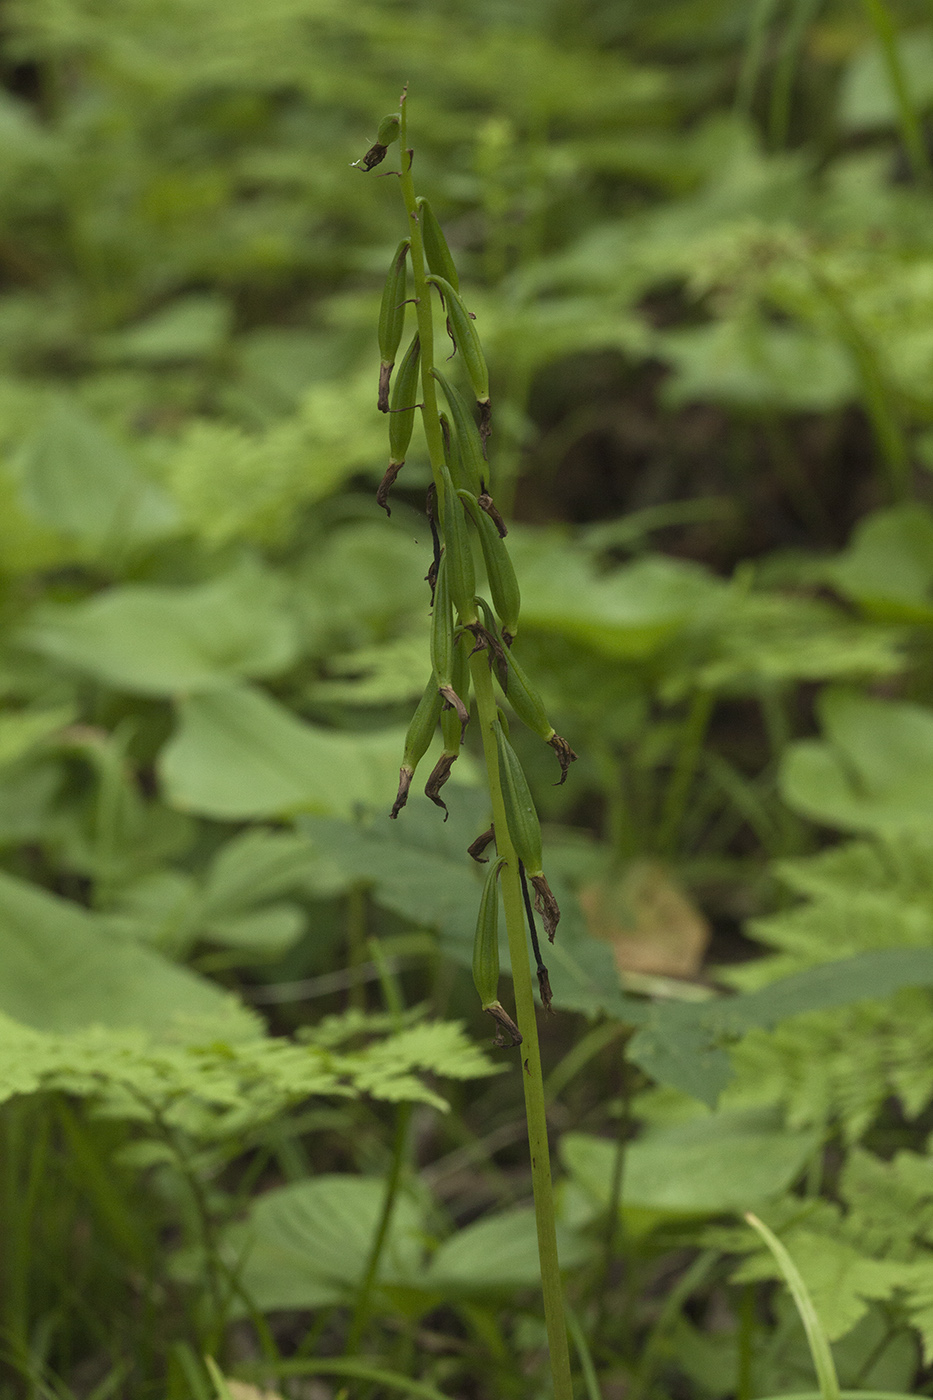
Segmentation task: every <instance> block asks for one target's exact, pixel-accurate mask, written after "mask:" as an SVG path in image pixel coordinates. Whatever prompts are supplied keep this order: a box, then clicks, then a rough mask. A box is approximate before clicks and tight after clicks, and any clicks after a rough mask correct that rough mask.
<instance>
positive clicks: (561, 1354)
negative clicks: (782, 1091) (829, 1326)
mask: <svg viewBox="0 0 933 1400" xmlns="http://www.w3.org/2000/svg"><path fill="white" fill-rule="evenodd" d="M470 671H471V673H472V676H473V689H474V692H475V694H476V710H477V723H478V724H479V728H480V733H481V735H482V739H483V753H484V754H485V757H486V772H487V774H488V777H489V793H490V796H491V798H492V816H493V822H494V823H495V827H496V849H497V850H498V852H499V855H500V856H504V857H505V859H506V862H507V864H506V865H504V866H503V868H502V875H501V886H502V901H503V904H504V907H505V922H506V929H507V931H508V936H509V958H510V961H511V964H512V985H513V987H514V990H515V1019H516V1021H517V1022H518V1029H519V1030H520V1031H521V1033H522V1045H521V1047H520V1049H519V1054H520V1055H521V1057H522V1083H523V1085H524V1086H525V1116H526V1118H527V1121H528V1146H529V1149H530V1152H531V1183H532V1188H533V1190H534V1200H535V1221H536V1223H537V1227H538V1256H539V1259H540V1261H541V1289H542V1292H543V1294H544V1320H545V1324H546V1326H547V1337H548V1347H549V1350H550V1355H551V1373H552V1376H553V1379H554V1400H573V1388H572V1385H571V1379H570V1349H569V1347H568V1344H567V1323H566V1319H565V1316H564V1296H563V1289H562V1287H561V1281H560V1266H559V1263H558V1258H557V1231H556V1228H555V1222H554V1189H553V1186H552V1184H551V1161H550V1152H549V1150H548V1138H547V1118H546V1115H545V1101H544V1080H543V1077H542V1073H541V1054H540V1051H539V1048H538V1023H537V1018H536V1015H535V1003H534V993H533V991H532V984H531V964H530V962H529V960H528V944H527V937H526V933H525V909H524V904H523V901H522V889H521V882H520V880H519V874H518V857H517V856H516V854H515V851H514V849H513V847H512V842H511V841H510V839H509V829H508V824H507V822H506V817H505V804H504V802H503V798H502V787H501V785H500V782H499V756H498V752H497V749H496V737H495V729H494V726H495V723H496V699H495V694H494V692H493V688H492V677H491V676H490V674H489V665H488V661H487V658H486V655H485V654H484V653H483V652H477V654H476V655H475V656H473V657H472V658H471V660H470Z"/></svg>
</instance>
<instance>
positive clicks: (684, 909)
mask: <svg viewBox="0 0 933 1400" xmlns="http://www.w3.org/2000/svg"><path fill="white" fill-rule="evenodd" d="M579 899H580V905H581V907H582V909H583V912H584V914H585V915H586V919H587V923H588V924H589V928H590V932H591V933H592V934H593V935H594V937H596V938H602V939H604V940H605V941H606V942H608V943H611V944H612V951H613V955H614V957H615V963H616V967H617V968H618V969H619V972H620V973H626V972H638V973H652V974H657V975H660V976H666V977H682V978H691V977H696V976H698V974H699V972H700V968H701V966H702V963H703V956H704V954H705V952H706V949H707V945H708V944H709V937H710V930H709V925H708V923H707V921H706V920H705V919H704V917H703V915H702V914H701V913H700V912H699V910H698V909H697V908H696V906H695V905H694V904H693V903H692V902H691V900H690V899H689V898H688V897H687V895H686V894H685V893H684V891H683V890H682V889H681V888H680V886H679V885H678V884H677V882H676V881H675V879H674V877H673V876H672V874H671V872H670V871H669V870H668V869H667V867H666V866H664V865H662V864H661V862H660V861H654V860H636V861H632V863H631V864H630V865H629V866H628V867H627V868H626V869H625V870H624V871H622V872H621V873H618V874H615V875H608V876H605V877H603V878H602V879H600V880H594V881H593V882H592V883H591V884H589V885H585V886H584V887H583V888H582V889H581V890H580V893H579Z"/></svg>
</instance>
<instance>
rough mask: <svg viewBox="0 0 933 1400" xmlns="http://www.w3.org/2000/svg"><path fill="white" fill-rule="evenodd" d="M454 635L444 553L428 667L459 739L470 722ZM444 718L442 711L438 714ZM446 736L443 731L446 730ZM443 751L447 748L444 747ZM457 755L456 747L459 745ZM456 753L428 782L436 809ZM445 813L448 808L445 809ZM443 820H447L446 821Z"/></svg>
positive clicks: (438, 582)
mask: <svg viewBox="0 0 933 1400" xmlns="http://www.w3.org/2000/svg"><path fill="white" fill-rule="evenodd" d="M455 645H456V636H455V632H454V618H453V610H452V608H451V603H450V588H449V586H448V582H447V551H446V550H445V551H444V553H443V554H442V555H441V558H440V563H439V564H438V566H437V582H436V584H435V588H434V611H433V612H432V614H431V665H432V667H433V668H434V680H435V684H436V685H437V693H438V695H439V696H440V697H441V700H442V701H443V702H444V707H445V709H449V708H450V707H451V706H453V708H454V710H455V711H456V713H457V719H458V720H459V722H460V738H461V741H462V739H463V731H464V730H465V729H466V727H467V725H468V724H469V722H470V712H469V710H468V709H467V707H466V705H465V704H464V702H463V700H462V699H461V697H460V692H459V691H458V690H456V689H455V688H454V661H455ZM441 714H442V716H443V714H444V711H443V710H442V711H441ZM445 735H446V730H445ZM444 747H445V750H446V748H447V745H446V743H445V745H444ZM458 752H459V746H458ZM456 756H457V755H456V753H455V754H453V755H452V756H448V755H447V754H446V753H445V754H442V755H441V760H442V762H443V760H444V759H445V758H448V757H449V761H448V762H447V764H446V772H440V771H439V769H440V768H441V764H439V765H438V768H436V769H435V771H434V773H432V774H431V777H430V778H429V779H428V785H427V787H426V788H425V793H426V794H427V796H428V797H430V798H431V801H432V802H435V805H436V806H438V807H444V804H443V802H437V801H436V799H437V792H438V789H439V788H440V787H441V786H442V784H443V783H445V782H446V781H447V775H448V774H449V773H450V767H451V764H452V763H453V761H454V759H455V758H456ZM444 811H445V812H446V811H447V808H446V807H444ZM445 820H446V818H445Z"/></svg>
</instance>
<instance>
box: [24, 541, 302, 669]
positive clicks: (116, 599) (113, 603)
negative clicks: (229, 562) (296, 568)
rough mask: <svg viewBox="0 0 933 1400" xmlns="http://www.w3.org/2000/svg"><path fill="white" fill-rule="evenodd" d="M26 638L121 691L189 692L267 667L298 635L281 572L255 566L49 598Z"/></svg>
mask: <svg viewBox="0 0 933 1400" xmlns="http://www.w3.org/2000/svg"><path fill="white" fill-rule="evenodd" d="M22 640H23V641H24V642H25V644H26V645H28V646H30V647H33V648H35V649H36V650H37V651H40V652H42V653H43V654H44V655H45V656H48V657H50V658H51V659H53V660H55V661H58V662H62V663H64V664H65V665H68V666H73V667H77V668H78V669H80V670H82V671H85V672H87V673H88V674H90V675H93V676H97V677H99V678H100V679H101V680H103V681H105V682H106V683H107V684H109V685H112V686H116V687H118V688H119V689H121V690H130V691H135V692H137V693H139V694H143V695H175V694H178V693H179V692H182V693H185V694H192V693H197V692H199V691H202V690H211V689H214V688H216V687H218V686H225V685H229V683H230V681H231V680H235V679H238V678H239V677H242V676H267V675H274V674H275V673H276V672H278V671H282V670H284V669H285V668H286V667H287V666H289V665H290V664H291V663H292V661H294V659H295V655H296V652H297V646H298V639H297V633H296V628H295V624H294V622H293V619H292V617H291V615H290V614H289V612H288V611H287V608H286V599H285V595H284V589H283V585H282V583H281V580H280V579H278V578H277V577H276V576H275V575H274V574H272V573H270V572H267V571H266V570H264V569H260V568H259V567H257V566H256V565H250V566H246V567H242V568H239V569H236V570H234V571H232V572H231V573H228V574H224V575H221V576H220V577H219V578H215V579H212V580H211V581H210V582H209V583H204V584H199V585H197V586H196V587H193V588H161V587H153V586H147V585H144V584H127V585H125V586H124V587H122V588H112V589H110V590H109V591H107V592H105V593H100V594H98V595H97V596H96V597H93V598H90V599H88V600H87V601H86V602H83V603H72V604H69V605H68V606H57V607H56V606H54V605H48V606H46V607H44V608H43V609H41V610H40V612H39V613H38V615H37V616H36V617H35V619H34V620H33V622H32V623H31V625H30V626H29V627H28V628H27V630H26V631H25V633H24V634H23V637H22Z"/></svg>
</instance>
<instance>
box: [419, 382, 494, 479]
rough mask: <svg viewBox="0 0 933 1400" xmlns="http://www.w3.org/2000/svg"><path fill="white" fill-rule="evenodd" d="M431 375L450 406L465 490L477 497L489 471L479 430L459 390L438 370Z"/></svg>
mask: <svg viewBox="0 0 933 1400" xmlns="http://www.w3.org/2000/svg"><path fill="white" fill-rule="evenodd" d="M431 373H432V374H433V375H434V378H435V379H436V380H437V382H438V384H439V385H440V386H441V388H442V389H443V391H444V396H445V398H446V399H447V402H448V404H449V405H450V413H451V417H452V418H453V421H454V428H455V429H456V432H457V444H458V446H459V448H460V465H461V468H462V476H463V484H464V486H465V487H466V488H467V490H469V491H472V492H473V495H474V496H479V495H481V494H482V490H483V481H484V478H485V476H486V475H487V474H488V471H489V467H488V464H487V462H486V460H485V458H484V457H483V445H482V443H481V442H480V436H479V429H478V428H477V426H476V424H475V422H474V421H473V415H472V413H471V412H470V410H469V408H468V407H467V404H466V401H465V399H464V397H463V395H462V394H461V393H460V392H459V390H457V389H456V388H455V387H454V386H453V384H451V383H450V382H449V380H448V379H447V377H446V375H443V374H441V372H440V370H439V369H432V371H431Z"/></svg>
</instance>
